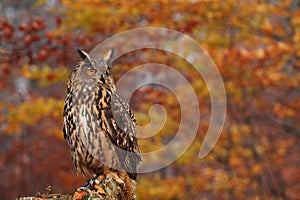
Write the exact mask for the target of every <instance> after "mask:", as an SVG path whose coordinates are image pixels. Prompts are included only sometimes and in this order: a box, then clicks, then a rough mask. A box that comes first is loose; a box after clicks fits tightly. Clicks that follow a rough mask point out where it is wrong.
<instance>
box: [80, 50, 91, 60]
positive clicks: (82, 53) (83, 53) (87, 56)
mask: <svg viewBox="0 0 300 200" xmlns="http://www.w3.org/2000/svg"><path fill="white" fill-rule="evenodd" d="M77 52H78V53H79V56H80V58H81V59H82V60H85V59H88V60H90V56H89V54H88V53H86V52H85V51H83V50H81V49H77Z"/></svg>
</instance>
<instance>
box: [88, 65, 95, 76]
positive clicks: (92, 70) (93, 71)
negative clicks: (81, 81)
mask: <svg viewBox="0 0 300 200" xmlns="http://www.w3.org/2000/svg"><path fill="white" fill-rule="evenodd" d="M96 71H97V70H96V69H94V68H92V67H89V68H88V70H87V73H88V75H93V74H95V73H96Z"/></svg>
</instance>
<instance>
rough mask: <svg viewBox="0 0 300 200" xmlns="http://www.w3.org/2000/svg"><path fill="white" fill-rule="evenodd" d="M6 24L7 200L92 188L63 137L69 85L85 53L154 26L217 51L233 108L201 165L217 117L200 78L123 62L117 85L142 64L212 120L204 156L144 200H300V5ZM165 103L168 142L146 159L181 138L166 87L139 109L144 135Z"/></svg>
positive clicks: (43, 7)
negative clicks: (182, 86) (193, 99)
mask: <svg viewBox="0 0 300 200" xmlns="http://www.w3.org/2000/svg"><path fill="white" fill-rule="evenodd" d="M0 13H1V16H0V38H1V40H0V99H1V101H0V197H1V199H14V198H16V197H20V196H24V195H25V196H29V195H34V194H37V193H47V192H50V193H70V192H72V191H73V189H74V188H76V187H78V186H80V185H82V184H83V182H84V178H82V177H80V176H79V177H76V176H75V172H74V168H73V164H72V161H71V157H70V152H69V148H68V146H67V144H66V142H65V141H64V140H63V138H62V131H61V126H62V110H63V101H64V95H65V88H66V81H67V77H68V73H69V72H70V71H71V69H72V67H73V66H74V65H75V64H76V63H77V62H78V61H79V57H78V55H77V54H76V51H75V49H76V48H82V49H84V50H86V51H89V50H91V49H92V48H93V47H94V46H96V45H97V44H98V43H99V42H101V41H103V40H104V39H106V38H108V37H110V36H112V35H114V34H117V33H120V32H122V31H125V30H129V29H132V28H137V27H148V26H155V27H166V28H170V29H173V30H177V31H180V32H182V33H184V34H187V35H189V36H190V37H192V38H193V39H195V40H196V41H197V42H198V43H199V44H201V46H202V47H204V48H205V49H206V50H207V51H208V53H209V54H210V56H211V57H212V59H213V60H214V61H215V63H216V64H217V66H218V69H219V71H220V73H221V75H222V77H223V80H224V84H225V87H226V93H227V106H228V107H227V119H226V123H225V126H224V129H223V131H222V135H221V137H220V139H219V141H218V143H217V145H216V146H215V148H214V150H213V151H212V152H211V153H210V154H209V155H208V156H206V157H205V158H203V159H199V158H198V157H197V154H198V151H199V149H200V146H201V143H202V141H203V138H204V136H205V133H206V131H207V128H208V125H209V119H210V114H211V113H210V111H211V110H210V96H209V92H208V90H207V87H206V85H205V82H204V81H203V79H202V78H201V76H200V75H199V74H198V73H197V72H196V71H195V70H193V67H192V66H190V65H189V64H188V63H187V62H186V61H185V60H183V59H181V58H179V57H178V56H176V55H172V54H169V53H166V52H162V51H157V50H147V49H145V50H141V51H135V52H131V53H128V54H126V55H124V56H122V57H120V58H118V59H117V60H116V61H115V62H114V77H115V80H116V81H117V80H118V79H119V78H120V77H121V76H122V74H124V73H125V72H126V71H128V70H130V69H132V68H133V67H134V66H137V65H139V64H144V63H150V62H157V63H162V64H165V65H168V66H171V67H173V68H174V69H176V70H178V71H179V72H180V73H181V74H183V75H184V76H185V77H186V78H187V79H188V80H189V82H190V84H191V85H192V87H193V88H194V90H195V92H196V93H197V95H198V101H199V105H200V110H201V123H200V125H199V130H198V133H197V137H196V138H195V141H194V143H193V145H192V146H191V147H190V148H189V149H188V151H187V152H185V154H184V155H183V156H182V157H180V159H178V160H177V161H176V162H175V163H173V164H172V165H170V166H168V167H166V168H163V169H161V170H159V171H156V172H152V173H147V174H141V175H140V176H139V180H138V190H137V195H138V199H147V200H148V199H172V200H175V199H297V198H299V196H300V157H299V155H300V154H299V153H300V145H299V144H300V120H299V115H300V100H299V99H300V1H298V0H282V1H277V0H265V1H264V0H262V1H259V0H245V1H239V0H199V1H197V0H190V1H187V0H175V1H171V0H155V1H137V0H131V1H128V0H120V1H112V0H103V1H101V0H76V1H71V0H51V1H45V0H39V1H33V0H23V1H17V0H1V1H0ZM147 76H149V77H154V76H157V74H156V72H155V71H152V72H149V74H148V75H147ZM163 76H164V74H160V77H162V78H163ZM157 103H159V104H161V105H162V106H163V107H164V108H165V110H166V111H167V113H168V118H167V121H166V123H165V125H164V128H163V129H162V130H161V131H160V132H159V133H158V134H156V135H155V136H154V137H152V138H147V139H141V140H140V146H141V150H142V151H143V152H149V151H152V150H156V149H159V148H161V147H163V146H164V145H166V144H167V143H168V142H169V141H170V140H171V139H172V138H173V137H174V135H175V134H176V130H177V129H178V124H179V122H180V108H179V105H178V101H177V100H176V96H175V95H174V94H172V93H171V92H170V91H168V90H167V89H165V88H160V87H158V86H157V85H149V86H147V87H143V88H140V89H139V90H138V91H136V92H135V93H134V95H133V96H132V97H131V100H130V104H131V106H132V107H133V110H134V113H135V114H136V118H137V120H138V123H139V124H141V125H143V124H147V123H149V121H150V119H149V116H148V109H149V108H150V106H151V105H153V104H157ZM187 128H188V127H187ZM156 159H159V158H156Z"/></svg>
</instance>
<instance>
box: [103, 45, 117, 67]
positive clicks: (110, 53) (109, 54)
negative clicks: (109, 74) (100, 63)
mask: <svg viewBox="0 0 300 200" xmlns="http://www.w3.org/2000/svg"><path fill="white" fill-rule="evenodd" d="M114 51H115V50H114V48H111V49H110V50H109V51H108V52H107V53H106V54H105V55H104V57H103V58H104V60H105V61H106V62H107V63H109V64H111V59H112V58H113V57H114Z"/></svg>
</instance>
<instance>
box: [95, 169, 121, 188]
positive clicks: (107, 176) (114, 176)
mask: <svg viewBox="0 0 300 200" xmlns="http://www.w3.org/2000/svg"><path fill="white" fill-rule="evenodd" d="M97 179H98V181H100V182H102V181H103V180H104V179H105V184H107V183H109V182H110V181H111V180H114V181H115V182H116V183H117V184H118V185H119V186H120V187H121V188H124V187H125V182H124V181H123V180H122V179H121V178H120V177H119V176H118V174H117V173H116V172H112V171H107V172H105V174H101V175H100V176H98V177H97Z"/></svg>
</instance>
